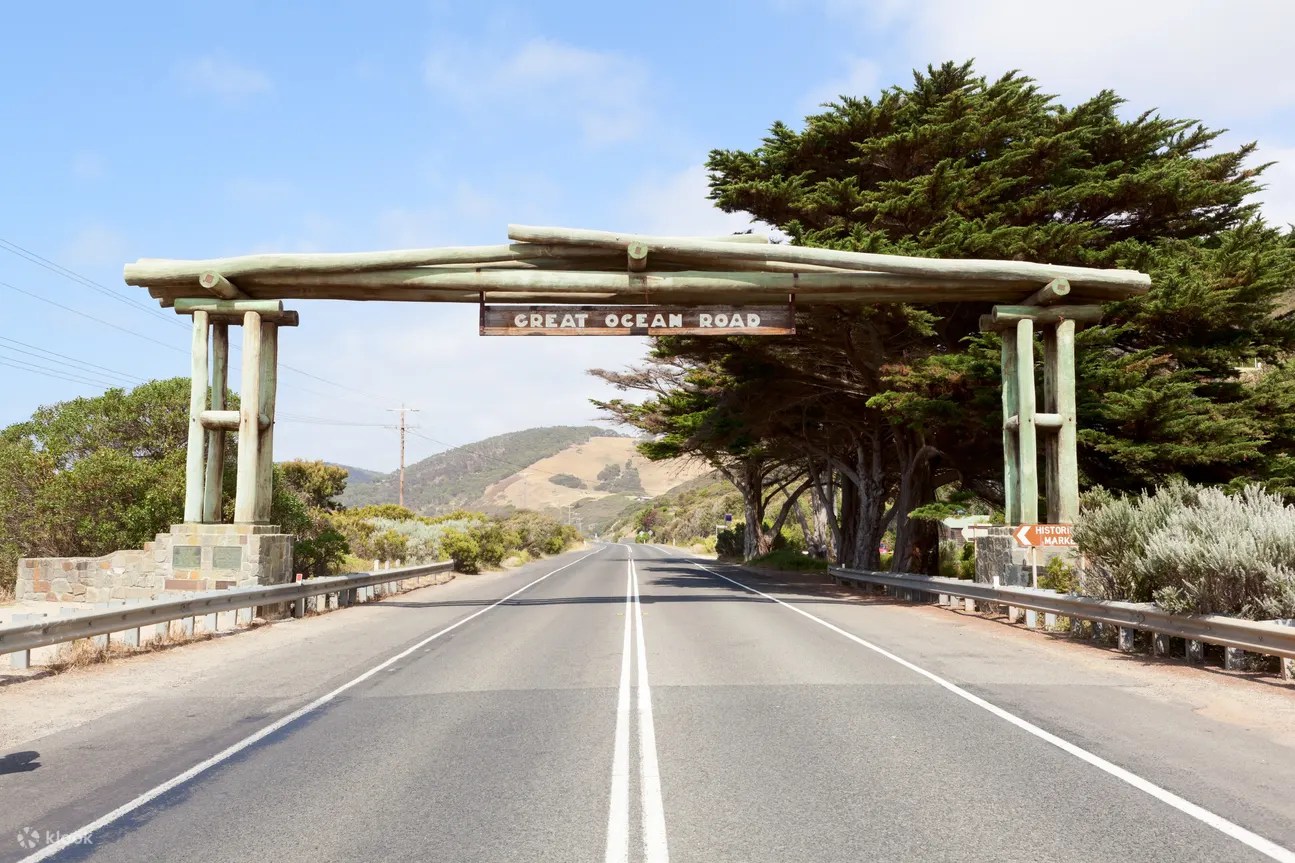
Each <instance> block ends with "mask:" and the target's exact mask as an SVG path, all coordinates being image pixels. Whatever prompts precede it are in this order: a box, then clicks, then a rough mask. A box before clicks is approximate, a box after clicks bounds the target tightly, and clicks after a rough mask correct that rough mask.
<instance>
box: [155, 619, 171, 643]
mask: <svg viewBox="0 0 1295 863" xmlns="http://www.w3.org/2000/svg"><path fill="white" fill-rule="evenodd" d="M170 637H171V621H169V620H168V621H167V622H166V623H155V624H153V638H152V639H151V640H152V641H166V640H167V639H168V638H170Z"/></svg>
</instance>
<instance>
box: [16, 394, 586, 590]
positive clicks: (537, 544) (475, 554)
mask: <svg viewBox="0 0 1295 863" xmlns="http://www.w3.org/2000/svg"><path fill="white" fill-rule="evenodd" d="M231 398H232V401H233V407H237V396H234V395H232V394H231ZM188 414H189V381H188V379H187V378H172V379H169V380H161V381H151V382H149V383H146V384H142V385H140V386H138V387H136V388H134V389H132V390H124V389H110V390H108V391H107V392H105V393H104V394H103V395H100V396H94V397H88V398H78V399H73V400H71V401H66V402H61V403H58V404H54V405H49V406H46V407H42V408H40V409H39V410H37V411H36V413H35V414H34V415H33V416H32V418H31V419H29V420H27V421H25V422H21V423H16V424H14V425H12V426H9V427H8V428H5V429H3V430H0V599H3V598H4V597H6V596H8V597H10V598H11V597H12V591H13V587H14V582H15V579H16V574H17V563H18V559H19V558H22V557H96V556H99V555H104V554H109V553H111V552H114V551H117V550H119V549H129V548H141V547H142V546H143V544H144V543H145V542H148V541H151V540H152V539H153V538H154V537H155V536H156V535H157V534H159V533H165V532H168V531H169V530H170V526H171V525H172V524H176V523H179V522H180V521H181V520H182V518H183V514H184V461H185V449H186V446H187V440H188V423H189V419H188ZM231 437H232V436H231ZM229 447H230V450H229V452H227V453H226V458H225V465H226V473H225V506H226V509H227V512H226V513H225V516H226V520H231V519H232V516H233V499H234V485H235V465H236V458H235V455H234V451H233V442H232V441H231V442H230V443H229ZM346 482H347V472H346V469H345V468H341V467H338V466H336V465H330V464H326V463H324V462H320V461H291V462H284V463H281V464H276V465H275V467H274V498H273V503H272V507H271V520H272V522H273V523H274V524H278V525H279V526H280V528H281V529H282V530H283V531H284V532H285V533H292V534H295V535H296V537H297V542H296V545H295V548H294V560H293V567H294V570H295V571H297V572H301V573H303V574H305V575H308V576H317V575H328V574H330V573H335V572H339V571H342V570H343V569H346V568H347V564H348V563H349V564H351V565H353V566H355V565H360V564H362V565H363V568H365V569H367V568H368V567H370V566H372V562H373V561H374V560H410V561H433V560H445V559H449V558H453V559H454V560H455V561H456V563H458V564H460V566H461V568H460V571H463V572H475V571H478V570H479V569H482V568H490V567H494V566H499V565H501V564H502V563H503V561H505V560H507V559H508V558H509V557H515V556H517V555H518V554H522V553H524V554H528V555H532V556H539V555H542V554H554V553H557V552H560V551H563V550H565V549H566V548H568V547H570V546H571V545H572V544H573V543H575V542H576V541H577V540H578V536H577V533H576V531H575V530H574V529H573V528H570V527H568V526H565V525H561V524H559V523H558V522H556V521H554V520H553V519H551V518H548V517H546V516H542V515H539V514H537V513H530V512H520V513H516V514H513V515H509V516H498V517H496V516H487V515H484V514H481V513H454V514H452V515H450V516H445V517H443V518H441V519H427V518H423V517H421V516H418V515H416V514H414V513H413V512H411V511H409V510H405V509H402V508H400V507H395V506H385V507H384V506H376V507H365V508H363V509H362V510H347V509H345V508H344V507H343V506H342V504H341V503H339V502H338V501H339V498H340V497H341V496H342V495H343V493H344V492H345V489H346ZM357 512H359V513H363V516H357V515H356V513H357ZM366 561H367V562H366Z"/></svg>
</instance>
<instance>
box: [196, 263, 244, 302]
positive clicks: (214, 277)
mask: <svg viewBox="0 0 1295 863" xmlns="http://www.w3.org/2000/svg"><path fill="white" fill-rule="evenodd" d="M198 284H199V285H202V287H204V288H206V289H207V290H208V291H210V292H211V293H212V294H213V295H214V296H216V297H219V298H220V299H222V300H245V299H247V294H245V293H243V292H242V291H240V290H239V289H238V287H237V286H236V285H235V284H234V283H233V282H231V281H230V280H229V279H227V278H225V277H224V276H222V275H221V274H220V273H217V272H213V271H211V270H208V271H207V272H205V273H203V274H202V275H200V276H198Z"/></svg>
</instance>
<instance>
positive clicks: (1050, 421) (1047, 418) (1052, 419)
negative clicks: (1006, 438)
mask: <svg viewBox="0 0 1295 863" xmlns="http://www.w3.org/2000/svg"><path fill="white" fill-rule="evenodd" d="M1034 425H1035V426H1036V427H1038V428H1041V429H1059V428H1061V414H1040V413H1036V414H1035V415H1034ZM1020 427H1021V418H1020V417H1019V416H1010V417H1008V418H1007V420H1006V421H1005V422H1004V423H1003V428H1005V429H1007V430H1009V431H1016V430H1017V429H1019V428H1020Z"/></svg>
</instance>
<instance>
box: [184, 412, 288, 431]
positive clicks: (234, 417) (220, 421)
mask: <svg viewBox="0 0 1295 863" xmlns="http://www.w3.org/2000/svg"><path fill="white" fill-rule="evenodd" d="M258 421H259V423H260V425H261V428H269V426H270V418H269V417H268V416H266V415H265V414H261V415H260V417H258ZM198 422H200V423H202V427H203V428H207V429H212V430H221V431H238V422H239V412H238V411H203V412H202V413H200V414H198Z"/></svg>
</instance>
